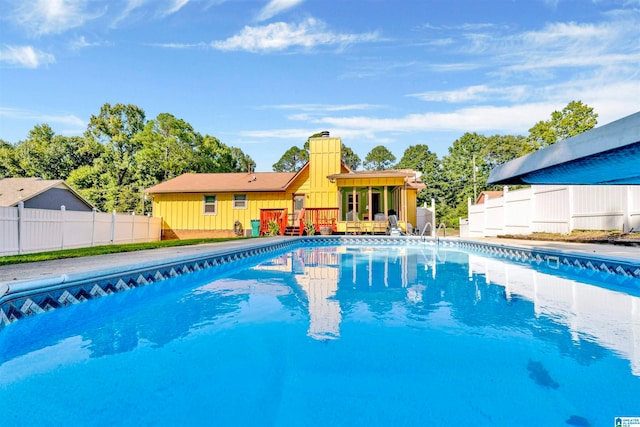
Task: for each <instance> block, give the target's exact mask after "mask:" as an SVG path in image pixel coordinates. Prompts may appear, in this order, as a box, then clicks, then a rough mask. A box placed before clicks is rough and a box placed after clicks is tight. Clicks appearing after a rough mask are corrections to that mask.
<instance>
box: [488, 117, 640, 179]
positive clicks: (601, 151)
mask: <svg viewBox="0 0 640 427" xmlns="http://www.w3.org/2000/svg"><path fill="white" fill-rule="evenodd" d="M488 184H513V185H519V184H520V185H521V184H540V185H545V184H575V185H596V184H609V185H611V184H613V185H634V184H640V112H638V113H635V114H632V115H630V116H627V117H624V118H622V119H620V120H616V121H615V122H612V123H609V124H607V125H605V126H602V127H599V128H595V129H592V130H590V131H588V132H585V133H582V134H580V135H576V136H574V137H572V138H569V139H566V140H564V141H560V142H558V143H557V144H553V145H550V146H549V147H546V148H543V149H540V150H538V151H536V152H534V153H531V154H527V155H526V156H523V157H519V158H517V159H514V160H511V161H509V162H507V163H504V164H502V165H500V166H497V167H496V168H494V169H493V170H492V171H491V174H490V175H489V180H488Z"/></svg>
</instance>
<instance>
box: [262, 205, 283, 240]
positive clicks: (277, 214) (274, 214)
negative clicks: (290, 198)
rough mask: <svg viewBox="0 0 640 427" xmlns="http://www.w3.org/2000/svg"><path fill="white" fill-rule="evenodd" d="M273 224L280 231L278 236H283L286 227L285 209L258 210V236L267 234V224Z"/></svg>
mask: <svg viewBox="0 0 640 427" xmlns="http://www.w3.org/2000/svg"><path fill="white" fill-rule="evenodd" d="M272 222H275V223H276V224H277V225H278V228H279V229H280V235H281V236H283V235H284V230H285V228H286V227H287V222H288V215H287V208H284V209H260V235H261V236H264V235H268V234H269V224H270V223H272Z"/></svg>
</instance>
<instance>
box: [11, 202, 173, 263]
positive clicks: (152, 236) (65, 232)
mask: <svg viewBox="0 0 640 427" xmlns="http://www.w3.org/2000/svg"><path fill="white" fill-rule="evenodd" d="M161 226H162V220H161V218H154V217H148V216H141V215H140V216H136V215H127V214H116V213H115V212H114V213H102V212H96V211H93V212H78V211H67V210H65V209H64V206H62V207H61V209H60V210H59V211H54V210H48V209H27V208H25V207H24V205H23V204H22V203H20V204H19V206H18V207H0V256H5V255H16V254H26V253H34V252H44V251H53V250H59V249H71V248H83V247H88V246H99V245H109V244H120V243H141V242H154V241H158V240H160V233H161Z"/></svg>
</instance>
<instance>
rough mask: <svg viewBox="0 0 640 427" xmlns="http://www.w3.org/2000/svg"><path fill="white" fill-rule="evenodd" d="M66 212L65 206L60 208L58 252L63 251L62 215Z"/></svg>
mask: <svg viewBox="0 0 640 427" xmlns="http://www.w3.org/2000/svg"><path fill="white" fill-rule="evenodd" d="M66 210H67V207H66V206H65V205H62V206H60V227H61V230H60V250H62V249H64V217H65V215H64V213H65V211H66Z"/></svg>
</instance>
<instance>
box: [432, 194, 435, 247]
mask: <svg viewBox="0 0 640 427" xmlns="http://www.w3.org/2000/svg"><path fill="white" fill-rule="evenodd" d="M431 237H436V199H434V198H433V197H432V198H431Z"/></svg>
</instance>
